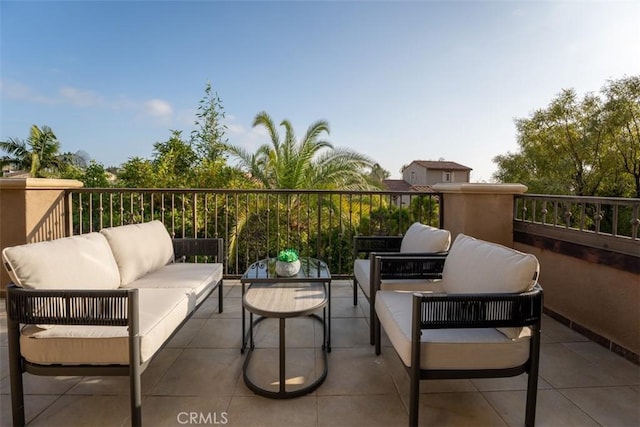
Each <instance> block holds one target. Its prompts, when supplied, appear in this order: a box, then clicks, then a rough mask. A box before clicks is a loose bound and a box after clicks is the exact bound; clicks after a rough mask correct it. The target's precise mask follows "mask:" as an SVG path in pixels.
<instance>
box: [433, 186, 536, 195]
mask: <svg viewBox="0 0 640 427" xmlns="http://www.w3.org/2000/svg"><path fill="white" fill-rule="evenodd" d="M433 189H434V190H435V191H437V192H439V193H459V194H465V193H472V194H523V193H526V192H527V186H526V185H523V184H485V183H452V184H435V185H434V186H433Z"/></svg>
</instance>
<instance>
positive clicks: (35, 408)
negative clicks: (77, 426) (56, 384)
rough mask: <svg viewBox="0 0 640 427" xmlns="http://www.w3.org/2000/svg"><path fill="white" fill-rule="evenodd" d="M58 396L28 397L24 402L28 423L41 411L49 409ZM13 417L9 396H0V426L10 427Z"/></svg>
mask: <svg viewBox="0 0 640 427" xmlns="http://www.w3.org/2000/svg"><path fill="white" fill-rule="evenodd" d="M58 397H59V396H58V395H55V394H50V395H30V396H28V397H26V398H25V400H24V416H25V419H26V421H27V423H29V422H30V421H31V420H33V419H34V418H35V417H36V416H38V415H39V414H40V413H41V412H42V411H44V410H45V409H46V408H47V407H49V406H50V405H51V404H52V403H53V402H54V401H55V400H56V399H58ZM12 417H13V415H12V413H11V395H9V394H3V395H2V396H0V426H3V427H4V426H6V427H9V426H12V425H13V418H12Z"/></svg>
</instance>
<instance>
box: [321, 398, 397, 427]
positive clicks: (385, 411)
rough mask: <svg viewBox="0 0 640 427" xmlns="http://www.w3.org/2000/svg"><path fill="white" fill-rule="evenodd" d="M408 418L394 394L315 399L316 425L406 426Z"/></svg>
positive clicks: (332, 426)
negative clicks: (316, 409) (316, 406)
mask: <svg viewBox="0 0 640 427" xmlns="http://www.w3.org/2000/svg"><path fill="white" fill-rule="evenodd" d="M408 422H409V416H408V414H407V412H406V411H405V409H404V407H403V406H402V402H400V399H399V398H398V396H397V395H395V394H382V395H370V396H353V395H349V396H342V395H340V396H318V425H319V426H327V427H334V426H340V427H350V426H354V427H355V426H362V427H376V426H380V427H393V426H406V425H407V423H408Z"/></svg>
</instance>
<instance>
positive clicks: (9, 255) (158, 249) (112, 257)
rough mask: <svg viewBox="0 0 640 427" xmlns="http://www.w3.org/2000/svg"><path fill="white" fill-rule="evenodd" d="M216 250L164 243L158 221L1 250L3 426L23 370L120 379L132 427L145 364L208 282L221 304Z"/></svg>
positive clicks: (17, 397) (19, 393)
mask: <svg viewBox="0 0 640 427" xmlns="http://www.w3.org/2000/svg"><path fill="white" fill-rule="evenodd" d="M223 253H224V252H223V242H222V239H217V238H211V239H172V238H171V236H170V235H169V233H168V232H167V230H166V228H165V226H164V225H163V224H162V223H161V222H159V221H151V222H147V223H143V224H132V225H124V226H119V227H113V228H105V229H102V230H101V231H100V232H99V233H98V232H93V233H88V234H82V235H77V236H73V237H67V238H62V239H57V240H52V241H47V242H39V243H32V244H26V245H21V246H15V247H9V248H5V249H4V250H3V252H2V256H3V261H4V265H5V268H6V269H7V271H8V273H9V276H10V277H11V279H12V281H13V283H12V284H10V285H9V287H8V288H7V299H6V302H7V323H8V334H9V365H10V377H11V379H10V380H11V401H12V411H13V424H14V425H17V426H21V425H24V424H25V413H24V391H23V373H24V372H28V373H31V374H35V375H82V376H85V375H119V376H128V377H129V383H130V399H131V424H132V425H136V426H137V425H141V424H142V396H141V388H140V387H141V380H140V377H141V374H142V372H143V371H144V370H145V368H146V367H147V366H148V364H149V362H150V361H151V360H152V359H153V357H154V356H155V355H156V354H157V353H158V351H159V350H160V349H161V348H162V347H163V346H164V345H165V344H166V343H167V342H168V341H169V340H170V339H171V337H172V336H173V335H174V334H175V333H176V332H177V331H178V330H179V329H180V328H181V327H182V325H184V324H185V322H186V321H187V320H188V319H189V317H190V316H191V315H192V314H193V313H194V312H195V310H196V309H197V308H198V307H199V306H200V304H202V302H203V301H205V299H206V298H207V297H208V296H209V295H210V294H211V292H213V290H214V289H216V288H217V289H218V292H219V293H218V310H219V311H220V312H222V310H223V304H222V289H223V282H222V276H223V264H222V260H223ZM195 256H204V258H203V257H198V258H197V261H198V262H184V261H187V260H189V261H191V260H193V259H194V258H193V257H195ZM181 261H182V262H181ZM203 261H207V262H203Z"/></svg>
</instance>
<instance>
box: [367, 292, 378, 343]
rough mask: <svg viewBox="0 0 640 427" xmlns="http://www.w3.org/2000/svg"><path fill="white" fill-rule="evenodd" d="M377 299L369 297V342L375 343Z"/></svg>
mask: <svg viewBox="0 0 640 427" xmlns="http://www.w3.org/2000/svg"><path fill="white" fill-rule="evenodd" d="M374 304H375V301H374V299H373V298H369V343H370V344H371V345H375V343H376V333H375V330H376V321H377V320H378V317H377V316H376V308H375V307H374Z"/></svg>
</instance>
